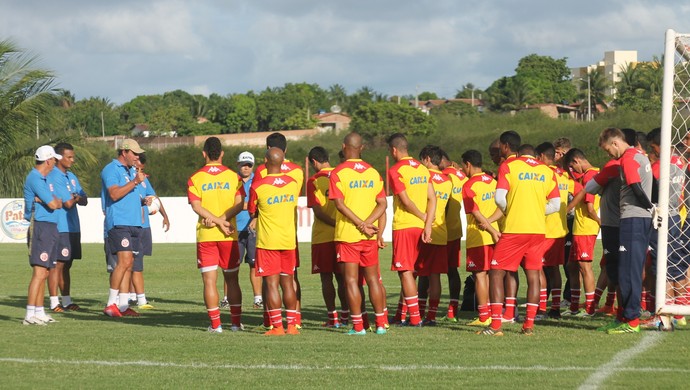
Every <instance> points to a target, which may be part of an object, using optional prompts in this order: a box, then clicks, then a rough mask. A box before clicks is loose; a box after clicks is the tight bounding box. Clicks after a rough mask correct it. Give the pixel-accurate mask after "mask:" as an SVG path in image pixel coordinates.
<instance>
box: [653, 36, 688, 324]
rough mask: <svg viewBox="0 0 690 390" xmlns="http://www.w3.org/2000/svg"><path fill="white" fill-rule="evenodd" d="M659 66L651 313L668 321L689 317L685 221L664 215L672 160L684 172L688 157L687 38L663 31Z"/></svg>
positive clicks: (685, 188) (684, 185) (670, 186)
mask: <svg viewBox="0 0 690 390" xmlns="http://www.w3.org/2000/svg"><path fill="white" fill-rule="evenodd" d="M663 66H664V80H663V90H662V99H661V108H662V113H661V143H660V145H659V146H660V149H661V151H660V157H659V160H660V161H659V163H660V165H659V171H660V172H659V173H660V174H659V201H658V207H659V214H660V215H661V216H662V221H661V227H660V228H659V229H658V245H657V267H656V269H657V275H656V313H657V314H658V315H660V316H662V318H663V317H664V316H665V317H666V320H668V318H669V317H668V316H670V315H690V298H689V297H688V288H689V287H690V286H688V285H687V283H688V264H689V263H690V216H688V217H687V219H686V220H685V221H683V216H684V215H685V214H686V213H684V212H682V211H681V213H680V217H669V215H670V214H676V212H675V211H674V212H672V213H671V212H670V211H673V210H672V209H671V206H672V205H670V202H669V199H670V197H671V196H672V195H674V193H672V192H673V191H674V190H673V188H678V187H679V185H678V184H679V183H678V182H677V181H678V179H677V178H676V179H675V183H674V178H672V177H671V163H672V158H674V159H679V158H680V161H681V162H682V163H683V169H684V170H685V169H686V168H687V165H688V157H690V153H688V152H689V151H690V149H688V148H686V147H685V146H684V145H685V143H688V140H687V139H686V137H688V136H689V135H690V133H689V130H690V123H689V122H690V34H680V33H677V32H675V31H673V30H667V31H666V42H665V49H664V64H663ZM688 139H690V138H688ZM684 176H685V177H684V180H683V183H682V184H681V185H680V187H681V188H682V192H683V196H684V201H685V204H686V207H687V206H690V199H688V196H690V191H688V190H690V176H688V171H687V170H685V175H684ZM673 184H676V185H675V186H673ZM674 210H675V209H674ZM685 211H686V212H688V211H690V210H688V209H686V210H685ZM688 214H690V213H688ZM665 322H667V321H665ZM665 325H668V324H665Z"/></svg>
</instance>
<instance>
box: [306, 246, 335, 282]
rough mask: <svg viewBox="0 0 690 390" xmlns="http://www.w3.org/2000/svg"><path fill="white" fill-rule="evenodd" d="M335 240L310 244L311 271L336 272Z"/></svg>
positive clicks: (314, 272)
mask: <svg viewBox="0 0 690 390" xmlns="http://www.w3.org/2000/svg"><path fill="white" fill-rule="evenodd" d="M336 264H338V261H337V259H336V254H335V242H333V241H331V242H322V243H320V244H312V245H311V273H313V274H320V273H327V272H331V273H333V272H335V273H338V267H336Z"/></svg>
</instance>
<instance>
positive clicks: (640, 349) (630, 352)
mask: <svg viewBox="0 0 690 390" xmlns="http://www.w3.org/2000/svg"><path fill="white" fill-rule="evenodd" d="M661 337H662V333H661V332H645V333H644V336H643V337H642V340H640V342H639V343H637V344H635V345H634V346H633V347H632V348H628V349H626V350H623V351H620V352H618V353H617V354H616V355H615V356H614V357H613V358H612V359H611V360H610V361H609V362H608V363H606V364H603V365H602V366H601V367H599V368H598V369H597V370H596V371H595V372H594V373H592V375H590V376H589V378H587V380H586V381H585V382H584V383H583V384H582V385H580V387H579V388H578V390H596V389H598V388H599V387H600V386H601V385H602V384H604V381H605V380H606V379H607V378H608V377H610V376H611V375H613V374H615V373H616V372H620V371H630V370H631V369H629V368H626V367H623V365H624V364H625V363H627V362H628V361H630V360H632V359H633V358H634V357H636V356H637V355H640V354H642V353H644V352H645V351H646V350H648V349H650V348H652V347H653V346H654V345H655V344H657V343H658V342H659V340H661ZM633 370H634V371H638V370H639V369H633ZM683 371H685V370H683Z"/></svg>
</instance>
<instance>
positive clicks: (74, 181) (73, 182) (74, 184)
mask: <svg viewBox="0 0 690 390" xmlns="http://www.w3.org/2000/svg"><path fill="white" fill-rule="evenodd" d="M70 181H71V182H72V186H74V187H75V188H76V187H77V182H76V180H74V179H72V180H70Z"/></svg>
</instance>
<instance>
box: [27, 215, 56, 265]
mask: <svg viewBox="0 0 690 390" xmlns="http://www.w3.org/2000/svg"><path fill="white" fill-rule="evenodd" d="M27 240H28V243H29V265H31V266H32V267H33V266H39V267H44V268H48V269H50V268H54V267H55V263H56V262H57V257H58V240H59V233H58V230H57V224H55V223H51V222H41V221H33V222H32V223H31V226H30V227H29V234H28V236H27Z"/></svg>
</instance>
